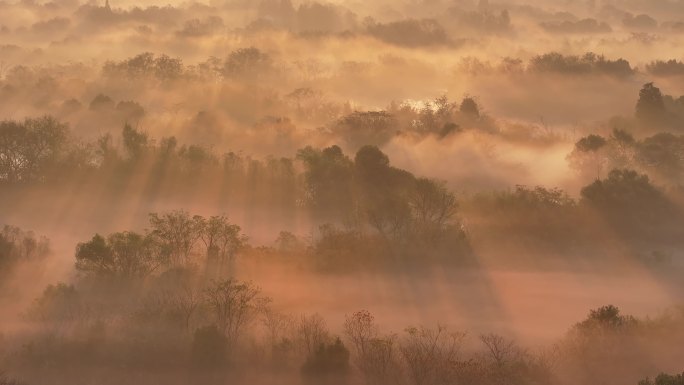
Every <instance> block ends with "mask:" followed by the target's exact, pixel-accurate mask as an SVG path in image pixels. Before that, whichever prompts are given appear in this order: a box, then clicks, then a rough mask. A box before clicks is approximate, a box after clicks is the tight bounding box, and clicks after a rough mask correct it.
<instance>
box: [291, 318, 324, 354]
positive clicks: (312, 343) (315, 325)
mask: <svg viewBox="0 0 684 385" xmlns="http://www.w3.org/2000/svg"><path fill="white" fill-rule="evenodd" d="M296 331H297V339H298V342H299V344H300V346H301V348H302V350H303V351H304V353H305V354H306V355H307V356H309V355H311V354H313V353H314V352H315V351H316V349H318V347H319V346H321V345H323V344H324V343H326V342H328V341H329V340H330V333H329V332H328V326H327V325H326V323H325V320H324V319H323V317H321V315H320V314H312V315H310V316H307V315H302V316H301V318H300V319H299V322H298V323H297V328H296Z"/></svg>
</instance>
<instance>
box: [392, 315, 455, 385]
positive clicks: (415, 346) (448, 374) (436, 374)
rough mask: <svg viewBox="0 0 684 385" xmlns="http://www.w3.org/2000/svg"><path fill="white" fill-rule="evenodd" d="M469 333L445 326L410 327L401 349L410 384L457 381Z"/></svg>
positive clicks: (424, 384) (428, 384)
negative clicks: (462, 352)
mask: <svg viewBox="0 0 684 385" xmlns="http://www.w3.org/2000/svg"><path fill="white" fill-rule="evenodd" d="M465 336H466V334H465V333H449V332H448V331H447V329H446V328H445V327H443V326H437V328H436V329H428V328H424V327H420V328H409V329H406V336H405V337H404V338H403V339H402V340H401V344H400V351H401V355H402V357H403V359H404V362H405V364H406V369H407V377H408V380H409V381H410V383H412V384H415V385H441V384H451V383H455V382H456V374H457V369H458V366H459V362H458V358H459V353H460V350H461V346H462V344H463V340H464V339H465Z"/></svg>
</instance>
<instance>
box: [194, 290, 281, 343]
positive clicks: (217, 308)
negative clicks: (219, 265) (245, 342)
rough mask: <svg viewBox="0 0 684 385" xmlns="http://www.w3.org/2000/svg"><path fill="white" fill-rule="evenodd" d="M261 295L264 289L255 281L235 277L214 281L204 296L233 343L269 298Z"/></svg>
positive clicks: (221, 328) (217, 322)
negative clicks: (254, 282)
mask: <svg viewBox="0 0 684 385" xmlns="http://www.w3.org/2000/svg"><path fill="white" fill-rule="evenodd" d="M260 294H261V289H259V288H258V287H257V286H254V285H253V284H252V283H250V282H239V281H236V280H234V279H228V280H225V281H214V283H213V284H212V285H211V286H209V287H208V288H206V289H205V290H204V299H205V301H206V303H207V304H208V305H209V308H210V309H211V311H212V314H213V317H214V321H215V322H216V326H217V327H218V328H219V330H221V331H222V332H223V333H224V334H225V336H226V338H227V339H228V342H229V344H231V345H234V344H235V342H237V340H238V338H239V337H240V334H241V333H242V332H243V331H244V329H245V328H246V327H248V326H249V323H250V322H252V321H253V320H254V318H255V317H256V316H257V315H258V313H259V311H260V310H262V309H263V307H264V305H265V302H266V301H268V298H265V297H260V296H259V295H260Z"/></svg>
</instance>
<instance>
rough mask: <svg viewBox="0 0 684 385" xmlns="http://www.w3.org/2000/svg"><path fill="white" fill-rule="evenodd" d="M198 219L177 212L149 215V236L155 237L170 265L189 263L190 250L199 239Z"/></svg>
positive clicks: (183, 212) (199, 227)
mask: <svg viewBox="0 0 684 385" xmlns="http://www.w3.org/2000/svg"><path fill="white" fill-rule="evenodd" d="M199 222H200V218H199V217H190V214H188V213H187V212H186V211H182V210H178V211H171V212H168V213H164V214H161V215H160V214H157V213H152V214H150V225H151V226H152V232H151V235H152V236H155V237H157V238H158V239H159V240H160V243H161V244H162V247H163V250H164V252H165V253H166V254H167V255H168V259H169V262H170V263H171V264H172V265H183V264H186V263H188V262H189V260H190V255H191V253H192V249H193V247H194V246H195V243H196V242H197V240H198V239H199V237H200V234H201V231H200V230H201V226H200V223H199Z"/></svg>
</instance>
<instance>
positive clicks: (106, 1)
mask: <svg viewBox="0 0 684 385" xmlns="http://www.w3.org/2000/svg"><path fill="white" fill-rule="evenodd" d="M105 9H106V10H110V11H111V9H112V7H110V6H109V0H105Z"/></svg>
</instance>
